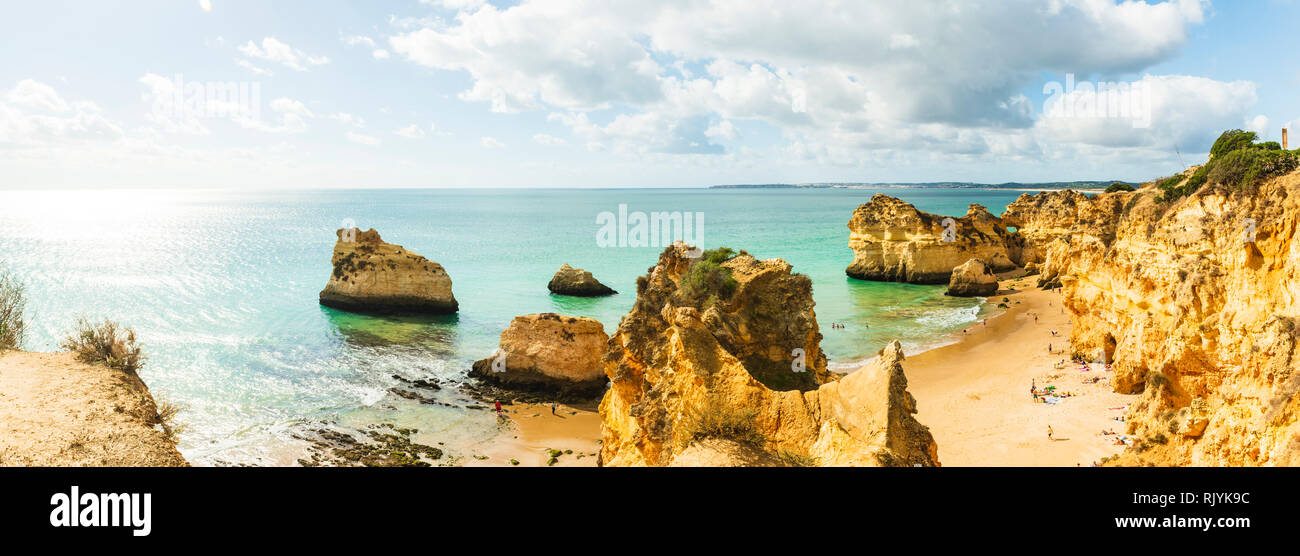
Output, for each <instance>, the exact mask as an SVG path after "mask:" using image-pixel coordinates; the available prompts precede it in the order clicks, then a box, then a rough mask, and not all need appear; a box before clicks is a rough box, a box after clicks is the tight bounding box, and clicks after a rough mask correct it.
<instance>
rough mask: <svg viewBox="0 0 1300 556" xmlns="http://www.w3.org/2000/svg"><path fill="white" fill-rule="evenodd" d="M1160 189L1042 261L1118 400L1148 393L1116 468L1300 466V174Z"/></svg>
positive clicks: (1138, 196) (1080, 347) (1076, 342)
mask: <svg viewBox="0 0 1300 556" xmlns="http://www.w3.org/2000/svg"><path fill="white" fill-rule="evenodd" d="M1159 193H1160V191H1159V189H1157V188H1155V187H1153V186H1152V185H1150V184H1148V185H1147V186H1145V187H1143V188H1142V189H1140V190H1138V191H1137V192H1135V193H1129V194H1120V195H1127V196H1129V197H1128V200H1126V201H1125V202H1124V203H1123V205H1122V206H1121V208H1120V210H1119V212H1118V213H1117V214H1115V217H1114V221H1113V223H1111V224H1110V225H1108V226H1105V225H1103V226H1093V227H1084V228H1082V229H1075V230H1074V231H1072V232H1071V233H1070V234H1069V235H1068V236H1065V237H1062V238H1058V239H1056V240H1053V241H1052V242H1050V243H1049V244H1048V248H1047V249H1046V254H1045V258H1046V262H1045V264H1044V265H1043V277H1044V278H1046V279H1050V280H1055V281H1058V282H1059V283H1060V284H1061V287H1062V294H1063V301H1064V304H1065V306H1066V308H1067V309H1068V310H1070V311H1071V312H1072V314H1073V321H1074V327H1073V331H1072V334H1071V338H1070V343H1071V348H1072V351H1073V352H1074V355H1075V357H1078V358H1082V359H1085V360H1106V361H1110V362H1113V366H1114V370H1115V376H1114V378H1113V380H1112V383H1113V385H1114V388H1115V389H1116V391H1119V392H1125V393H1140V394H1141V395H1140V397H1139V398H1138V400H1137V401H1136V402H1135V403H1133V404H1132V405H1131V406H1130V407H1129V413H1128V420H1127V422H1128V433H1129V434H1130V435H1133V436H1135V437H1137V438H1138V441H1137V446H1136V447H1134V448H1132V449H1130V450H1129V451H1128V452H1126V453H1125V454H1124V455H1123V456H1122V457H1121V458H1120V459H1119V460H1117V463H1120V464H1138V465H1140V464H1151V463H1154V464H1158V465H1231V466H1241V465H1297V464H1300V424H1298V423H1300V397H1298V395H1297V394H1298V393H1300V372H1297V370H1298V369H1300V353H1298V352H1297V346H1296V344H1297V337H1298V336H1300V174H1296V173H1292V174H1290V175H1287V176H1283V177H1281V178H1277V179H1275V180H1272V181H1270V182H1269V183H1267V184H1264V185H1262V186H1260V187H1259V189H1258V191H1256V192H1254V193H1247V192H1229V191H1216V190H1215V189H1214V188H1213V187H1205V188H1203V189H1202V190H1201V191H1199V192H1196V193H1193V194H1192V195H1190V196H1188V197H1185V198H1182V199H1178V200H1176V201H1173V202H1162V203H1157V202H1156V201H1155V200H1154V198H1155V197H1156V196H1157V195H1158V194H1159ZM1026 218H1027V219H1029V218H1036V217H1035V216H1033V215H1028V216H1026ZM1247 218H1249V219H1251V220H1252V221H1253V222H1254V224H1255V230H1254V231H1255V233H1254V235H1253V237H1252V238H1251V239H1254V241H1253V242H1252V241H1247V236H1248V235H1249V233H1248V232H1249V231H1250V227H1249V225H1248V224H1247V221H1246V219H1247ZM1108 229H1109V230H1113V236H1108V235H1107V234H1106V233H1105V230H1108Z"/></svg>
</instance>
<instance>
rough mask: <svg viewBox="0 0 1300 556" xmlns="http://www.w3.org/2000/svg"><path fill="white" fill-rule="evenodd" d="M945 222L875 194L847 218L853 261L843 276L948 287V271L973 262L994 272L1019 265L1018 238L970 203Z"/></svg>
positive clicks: (895, 200) (940, 217) (907, 205)
mask: <svg viewBox="0 0 1300 556" xmlns="http://www.w3.org/2000/svg"><path fill="white" fill-rule="evenodd" d="M947 218H948V217H944V216H940V215H937V214H930V213H928V212H923V211H920V210H917V208H916V207H914V206H912V204H911V203H907V202H904V201H902V200H900V199H896V198H894V197H890V196H888V195H884V194H876V195H875V196H873V197H872V198H871V201H870V202H868V203H866V204H863V205H861V206H859V207H858V208H857V210H855V211H853V216H852V217H851V218H850V219H849V224H848V226H849V248H850V249H852V250H853V263H852V264H850V265H849V267H848V268H847V269H845V273H847V274H848V275H849V276H851V277H853V278H858V279H860V280H877V281H885V282H910V283H913V284H947V283H948V281H949V279H950V278H951V276H952V270H953V269H954V268H956V267H957V266H959V265H961V264H962V263H965V262H966V261H968V260H970V259H972V258H976V259H980V260H983V261H985V263H986V264H988V265H989V266H990V268H991V270H992V271H993V272H1005V271H1007V270H1011V269H1014V268H1016V267H1017V266H1018V264H1017V262H1016V261H1018V260H1019V259H1020V248H1021V247H1020V239H1019V237H1018V236H1016V235H1015V234H1013V233H1012V232H1008V231H1007V229H1006V226H1005V225H1004V224H1003V223H1002V220H1001V219H1000V218H998V217H996V216H994V215H993V214H991V213H989V211H988V209H986V208H984V207H983V206H980V205H978V204H971V205H970V209H969V210H968V211H967V212H966V215H965V216H962V217H960V218H952V219H951V222H949V224H950V225H949V226H945V225H944V223H945V220H947Z"/></svg>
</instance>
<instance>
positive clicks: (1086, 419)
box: [903, 277, 1132, 466]
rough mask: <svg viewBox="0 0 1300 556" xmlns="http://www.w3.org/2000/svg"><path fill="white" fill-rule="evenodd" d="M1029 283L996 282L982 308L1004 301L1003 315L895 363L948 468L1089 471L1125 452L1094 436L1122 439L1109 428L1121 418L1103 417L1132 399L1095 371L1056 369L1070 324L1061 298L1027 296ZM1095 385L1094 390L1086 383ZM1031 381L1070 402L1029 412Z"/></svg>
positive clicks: (1117, 427) (1032, 292) (1120, 426)
mask: <svg viewBox="0 0 1300 556" xmlns="http://www.w3.org/2000/svg"><path fill="white" fill-rule="evenodd" d="M1033 281H1034V277H1031V278H1029V279H1024V280H1004V281H1003V282H1002V291H999V293H998V294H997V295H995V296H993V297H990V298H989V302H991V303H994V304H996V303H999V302H1001V301H1002V298H1003V297H1006V298H1008V299H1010V302H1009V304H1010V309H1008V310H1007V311H1005V312H1003V313H1001V314H999V315H997V316H995V317H992V318H989V319H988V321H987V322H988V324H987V326H985V325H983V324H981V323H975V324H974V325H972V326H970V327H968V328H967V334H965V335H963V337H962V338H960V340H961V341H959V342H958V343H955V344H952V345H948V346H944V347H941V348H937V349H933V350H930V351H927V352H923V353H919V354H917V355H915V356H911V357H908V358H907V360H906V361H904V362H903V369H904V370H905V371H906V373H907V378H908V390H910V391H911V392H912V394H913V395H914V396H915V397H916V400H917V406H918V409H919V413H918V414H917V418H918V419H919V420H920V421H921V422H922V423H925V424H926V425H927V426H929V427H930V430H931V432H932V433H933V434H934V437H935V440H936V441H937V442H938V444H939V461H941V462H942V463H943V464H944V465H946V466H1075V465H1076V464H1082V465H1084V466H1087V465H1089V464H1090V463H1092V462H1094V461H1096V460H1098V459H1100V458H1102V457H1105V456H1109V455H1112V454H1115V453H1117V452H1119V451H1120V450H1121V449H1122V448H1123V447H1122V446H1117V445H1115V444H1114V442H1115V437H1113V436H1102V435H1100V434H1099V433H1100V432H1101V431H1102V430H1114V431H1116V432H1121V433H1122V432H1123V431H1124V428H1125V425H1124V423H1120V422H1116V421H1114V420H1112V419H1113V418H1115V417H1117V416H1120V415H1123V414H1124V412H1123V411H1117V410H1112V409H1111V408H1115V407H1122V406H1126V405H1127V404H1128V403H1129V401H1130V399H1131V398H1132V396H1129V395H1123V394H1116V393H1114V392H1112V391H1111V389H1110V387H1109V379H1110V377H1109V374H1110V373H1107V372H1106V371H1105V370H1104V366H1102V365H1092V366H1090V367H1089V368H1090V369H1091V370H1089V371H1088V372H1080V370H1079V369H1080V366H1079V365H1076V364H1069V363H1068V362H1067V363H1066V364H1065V365H1064V366H1062V367H1060V368H1054V367H1055V366H1056V365H1057V364H1059V363H1060V362H1062V361H1066V360H1068V359H1069V353H1068V349H1069V342H1068V338H1069V336H1070V320H1069V315H1068V314H1066V313H1063V312H1062V310H1061V303H1060V295H1059V294H1057V293H1052V292H1047V291H1042V290H1039V289H1037V288H1033V287H1032V284H1033ZM1016 283H1019V284H1022V285H1021V286H1014V285H1013V284H1016ZM1017 288H1019V290H1020V291H1016V289H1017ZM1017 301H1019V302H1020V303H1018V304H1017V303H1016V302H1017ZM1034 315H1037V316H1038V321H1037V323H1035V321H1034ZM1052 330H1056V332H1057V334H1056V336H1053V335H1052V334H1051V331H1052ZM1049 345H1051V347H1052V349H1053V350H1054V352H1053V353H1051V354H1049V353H1048V351H1047V350H1048V346H1049ZM1098 376H1099V377H1101V381H1099V382H1097V383H1093V384H1085V383H1084V380H1085V379H1088V378H1091V377H1098ZM1031 381H1035V382H1036V383H1037V386H1038V387H1039V388H1044V387H1046V386H1049V385H1055V386H1056V387H1057V389H1058V390H1059V391H1065V392H1072V393H1074V394H1077V396H1075V397H1070V398H1066V399H1064V400H1061V401H1060V402H1059V403H1057V404H1056V405H1048V404H1043V403H1034V400H1033V398H1032V397H1031V396H1030V394H1029V388H1030V384H1031ZM1048 426H1051V427H1052V429H1053V432H1054V434H1053V439H1050V440H1049V439H1048V437H1047V427H1048Z"/></svg>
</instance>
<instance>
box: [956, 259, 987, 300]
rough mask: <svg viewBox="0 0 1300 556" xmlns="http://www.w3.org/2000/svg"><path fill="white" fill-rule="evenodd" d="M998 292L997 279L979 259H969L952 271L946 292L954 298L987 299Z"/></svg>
mask: <svg viewBox="0 0 1300 556" xmlns="http://www.w3.org/2000/svg"><path fill="white" fill-rule="evenodd" d="M997 291H998V277H997V275H996V274H993V271H992V270H989V267H988V265H986V264H984V261H981V260H979V259H971V260H969V261H966V262H964V263H962V264H961V266H958V267H957V268H954V269H952V279H951V280H949V281H948V291H947V292H946V293H945V294H944V295H951V296H955V297H988V296H990V295H993V294H994V293H996V292H997Z"/></svg>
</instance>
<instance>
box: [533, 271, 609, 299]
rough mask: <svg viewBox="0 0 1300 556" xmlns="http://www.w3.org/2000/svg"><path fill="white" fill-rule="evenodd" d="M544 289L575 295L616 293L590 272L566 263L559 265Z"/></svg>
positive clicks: (595, 295) (597, 295) (588, 295)
mask: <svg viewBox="0 0 1300 556" xmlns="http://www.w3.org/2000/svg"><path fill="white" fill-rule="evenodd" d="M546 289H548V290H551V293H554V294H559V295H572V296H577V297H599V296H603V295H614V294H616V293H618V292H616V291H614V290H613V289H611V288H610V287H609V286H606V285H605V284H602V283H600V281H599V280H596V277H595V276H592V275H591V273H590V272H587V271H585V270H583V269H581V268H573V267H571V266H569V264H568V263H565V264H564V266H561V267H560V270H559V271H557V272H556V273H555V276H554V277H553V278H551V282H550V283H549V284H546Z"/></svg>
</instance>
